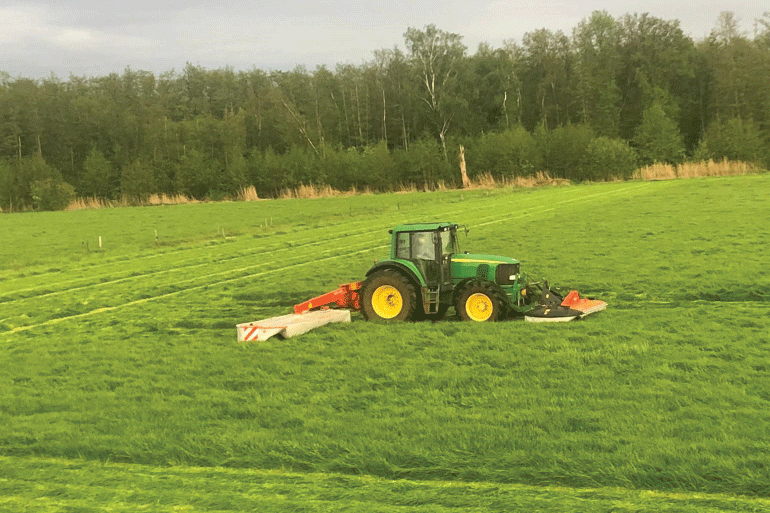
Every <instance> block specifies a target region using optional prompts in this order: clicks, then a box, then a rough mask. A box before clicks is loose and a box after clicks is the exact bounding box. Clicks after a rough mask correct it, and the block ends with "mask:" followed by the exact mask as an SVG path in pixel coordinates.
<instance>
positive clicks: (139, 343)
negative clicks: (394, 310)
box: [0, 175, 770, 509]
mask: <svg viewBox="0 0 770 513" xmlns="http://www.w3.org/2000/svg"><path fill="white" fill-rule="evenodd" d="M769 192H770V177H768V176H767V175H749V176H745V177H730V178H714V179H708V180H703V179H698V180H683V181H661V182H628V183H614V184H595V185H590V186H573V187H549V188H542V189H527V190H521V191H510V190H492V191H488V190H479V191H466V192H459V191H454V192H438V193H410V194H404V195H394V196H376V197H363V198H362V197H350V198H324V199H317V200H307V201H298V200H285V201H283V200H282V201H271V202H251V203H232V204H200V205H180V206H166V207H153V208H137V209H120V210H107V211H101V212H95V211H77V212H68V213H44V214H23V215H16V216H4V217H0V223H3V224H2V225H0V227H1V228H2V230H3V233H4V234H8V235H7V236H8V240H9V241H10V242H11V244H10V246H8V245H5V246H3V250H2V251H3V252H4V255H3V257H4V258H3V262H4V265H3V268H2V269H0V277H2V280H3V281H2V291H0V329H2V330H3V331H2V332H0V365H1V366H2V368H3V369H5V371H4V373H3V374H2V377H0V380H1V381H2V386H0V454H1V455H3V456H5V457H6V458H13V461H19V462H24V461H27V458H31V457H40V456H42V457H46V458H64V459H65V460H69V459H78V460H79V459H85V460H89V461H111V462H117V463H126V464H142V465H151V466H164V465H178V466H181V467H187V466H203V467H230V468H234V469H248V468H258V469H266V470H269V469H287V470H291V471H293V472H324V473H335V474H346V475H368V476H375V477H377V478H385V479H408V480H419V481H437V482H444V481H451V482H485V483H500V484H503V483H519V484H525V485H558V486H569V487H608V486H609V487H622V488H628V489H650V490H658V491H687V492H707V493H710V494H713V493H726V494H740V495H746V496H750V497H756V498H760V497H767V496H768V494H770V485H768V483H770V471H769V470H768V468H767V464H766V462H767V461H768V459H770V458H769V457H770V445H768V442H767V440H768V439H770V422H768V418H767V414H766V412H767V407H768V404H770V395H769V394H768V390H770V374H768V370H770V336H769V335H768V333H770V315H768V313H769V312H768V308H769V307H768V299H769V298H770V281H769V279H768V277H767V273H766V271H765V269H764V260H763V259H762V258H761V257H760V256H759V254H758V253H757V251H756V248H758V247H764V246H766V245H767V243H768V234H767V231H766V230H763V229H762V228H761V224H760V223H759V221H758V220H760V219H766V218H767V217H768V214H770V211H769V210H770V207H768V204H767V202H766V198H767V195H768V193H769ZM374 199H376V202H375V201H374ZM367 205H372V206H374V208H372V209H367V208H366V207H367ZM375 205H376V206H375ZM73 216H74V217H75V219H73ZM427 217H430V218H431V220H436V219H438V218H441V219H451V220H456V221H457V222H459V223H461V224H467V225H468V226H469V227H470V228H471V230H470V234H469V236H468V238H467V239H465V238H463V239H462V240H461V242H462V244H463V246H464V249H469V250H472V251H478V250H483V251H488V252H490V253H498V254H508V255H511V256H514V257H516V258H519V259H521V260H522V262H523V267H524V268H525V270H527V271H528V272H530V273H531V274H533V275H534V276H536V277H539V276H543V277H547V278H548V279H549V280H551V282H552V283H554V284H556V285H563V286H566V287H575V288H578V289H579V290H580V291H581V292H585V293H586V294H588V295H595V296H598V297H601V298H603V299H606V300H607V301H608V302H609V303H610V307H609V308H608V310H607V311H605V312H603V313H601V314H598V315H597V316H595V317H593V318H589V319H587V320H585V321H581V322H576V323H568V324H565V325H562V326H532V325H530V324H527V323H523V322H503V323H495V324H483V325H479V324H470V323H462V322H459V321H457V320H456V319H451V318H450V319H449V320H447V321H445V322H441V323H407V324H398V325H395V326H392V325H385V324H378V323H366V322H363V321H361V320H360V318H356V319H354V323H353V325H352V326H351V325H347V326H329V327H326V328H323V329H321V330H317V331H314V332H311V333H309V334H307V335H304V336H302V337H300V338H297V339H290V340H271V341H269V342H267V343H264V344H260V345H238V344H237V343H236V342H235V331H234V326H235V324H237V323H239V322H245V321H249V320H256V319H259V318H263V317H268V316H273V315H279V314H283V313H287V312H289V311H290V309H291V306H292V305H293V304H294V303H296V302H299V301H301V300H304V299H306V298H308V297H311V296H312V295H316V294H318V293H320V292H324V291H326V290H327V289H329V288H334V287H336V286H337V284H338V283H342V282H345V281H349V280H352V279H356V278H360V277H361V276H362V275H363V273H364V272H365V270H366V269H367V268H368V266H369V265H370V264H371V261H372V259H373V258H375V257H377V256H381V255H382V254H383V253H384V251H385V250H384V248H379V249H377V248H378V247H380V246H383V245H385V244H387V232H386V230H387V229H388V228H389V227H390V226H391V225H392V224H395V222H414V221H420V220H426V218H427ZM8 219H10V220H14V221H16V220H17V222H14V223H13V224H12V223H11V222H10V221H8ZM84 220H88V221H89V222H91V223H92V224H91V225H89V226H90V227H89V230H91V229H93V230H94V231H93V235H92V237H93V236H97V235H98V234H97V233H96V231H100V232H101V231H103V232H104V233H103V234H101V235H103V237H104V239H105V241H109V242H108V243H107V244H105V245H104V248H103V249H102V251H93V250H92V251H89V252H88V253H86V252H85V251H81V249H80V242H81V239H82V238H83V237H84V236H85V234H84V231H83V230H82V229H78V228H77V226H80V225H79V223H78V222H83V221H84ZM153 226H159V227H161V228H160V229H159V231H160V232H162V233H163V234H164V235H163V244H156V243H155V241H154V234H153V233H152V232H151V230H154V229H155V228H153ZM222 227H224V229H225V234H226V236H225V237H223V236H222V235H221V228H222ZM53 233H55V234H56V235H57V237H55V238H53V239H51V243H50V244H51V245H50V246H49V247H50V248H51V249H48V248H47V247H46V246H45V245H44V244H40V245H39V246H37V245H30V244H27V243H25V241H29V240H34V239H36V238H38V237H40V238H41V239H46V240H47V237H45V236H47V235H49V234H53ZM91 240H93V239H91ZM92 248H93V246H92ZM68 249H69V251H68ZM102 309H103V310H102ZM29 461H32V460H29ZM52 465H53V464H52ZM56 465H58V463H57V464H56ZM54 466H55V465H54ZM127 468H128V467H127ZM14 479H18V476H17V477H14ZM309 479H311V480H315V479H321V478H309ZM346 482H347V481H346ZM426 486H427V485H426ZM458 486H459V485H458ZM484 486H487V485H484ZM757 501H758V502H754V503H752V502H751V501H749V504H753V507H757V508H760V509H761V507H763V506H762V505H763V504H764V503H763V502H761V501H759V499H757ZM603 504H604V503H603ZM661 507H662V506H661ZM731 507H732V506H731ZM741 507H742V506H741Z"/></svg>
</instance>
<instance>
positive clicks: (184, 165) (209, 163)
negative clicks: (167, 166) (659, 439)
mask: <svg viewBox="0 0 770 513" xmlns="http://www.w3.org/2000/svg"><path fill="white" fill-rule="evenodd" d="M220 166H221V164H220V163H219V162H218V161H216V160H214V159H211V158H210V157H209V156H208V155H206V154H205V153H203V152H200V151H198V150H196V149H194V148H193V149H190V150H189V151H187V153H185V155H184V156H183V157H182V159H181V161H180V163H179V168H178V171H177V175H176V180H177V186H178V187H179V189H180V190H181V191H182V192H183V193H184V194H186V195H188V196H190V197H193V198H198V199H202V198H204V197H206V195H207V194H208V193H209V191H211V190H212V189H215V188H216V187H217V174H218V171H219V170H220Z"/></svg>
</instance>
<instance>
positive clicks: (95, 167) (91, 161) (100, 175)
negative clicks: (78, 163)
mask: <svg viewBox="0 0 770 513" xmlns="http://www.w3.org/2000/svg"><path fill="white" fill-rule="evenodd" d="M115 178H116V177H115V176H114V174H113V168H112V164H111V163H110V161H109V160H107V159H106V158H105V157H104V154H102V152H100V151H99V150H98V149H96V148H93V149H91V152H90V153H89V154H88V156H87V157H86V160H85V162H84V163H83V179H82V181H81V186H80V190H79V191H78V192H80V194H81V195H82V196H88V197H94V198H113V197H115V184H114V182H115Z"/></svg>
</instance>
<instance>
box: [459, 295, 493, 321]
mask: <svg viewBox="0 0 770 513" xmlns="http://www.w3.org/2000/svg"><path fill="white" fill-rule="evenodd" d="M493 309H494V306H493V305H492V300H491V299H489V296H487V295H486V294H482V293H481V292H477V293H475V294H473V295H471V296H470V297H468V300H467V301H466V302H465V311H466V312H467V313H468V317H470V318H471V320H473V321H479V322H484V321H486V320H487V319H489V318H490V317H491V316H492V310H493Z"/></svg>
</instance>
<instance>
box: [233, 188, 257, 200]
mask: <svg viewBox="0 0 770 513" xmlns="http://www.w3.org/2000/svg"><path fill="white" fill-rule="evenodd" d="M237 199H238V200H240V201H259V195H258V194H257V189H256V188H255V187H254V186H253V185H249V186H248V187H241V190H240V191H238V196H237Z"/></svg>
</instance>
